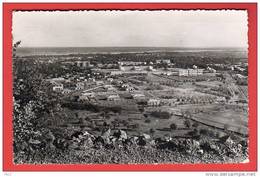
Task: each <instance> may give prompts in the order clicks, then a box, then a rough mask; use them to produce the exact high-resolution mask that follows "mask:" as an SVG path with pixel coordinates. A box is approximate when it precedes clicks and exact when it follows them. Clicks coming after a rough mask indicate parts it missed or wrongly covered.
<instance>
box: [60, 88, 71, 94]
mask: <svg viewBox="0 0 260 177" xmlns="http://www.w3.org/2000/svg"><path fill="white" fill-rule="evenodd" d="M71 92H72V90H71V89H66V88H65V89H63V91H62V94H69V93H71Z"/></svg>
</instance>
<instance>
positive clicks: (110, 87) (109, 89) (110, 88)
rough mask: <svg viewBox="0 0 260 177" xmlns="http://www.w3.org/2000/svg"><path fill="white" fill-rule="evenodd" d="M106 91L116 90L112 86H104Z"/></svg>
mask: <svg viewBox="0 0 260 177" xmlns="http://www.w3.org/2000/svg"><path fill="white" fill-rule="evenodd" d="M104 89H106V91H113V90H115V88H114V87H113V86H112V85H104Z"/></svg>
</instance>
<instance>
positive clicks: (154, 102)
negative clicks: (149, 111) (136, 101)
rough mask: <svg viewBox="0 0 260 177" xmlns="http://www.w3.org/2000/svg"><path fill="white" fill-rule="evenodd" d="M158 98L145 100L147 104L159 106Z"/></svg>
mask: <svg viewBox="0 0 260 177" xmlns="http://www.w3.org/2000/svg"><path fill="white" fill-rule="evenodd" d="M160 102H161V101H160V100H158V99H149V100H148V101H147V105H148V106H159V105H160Z"/></svg>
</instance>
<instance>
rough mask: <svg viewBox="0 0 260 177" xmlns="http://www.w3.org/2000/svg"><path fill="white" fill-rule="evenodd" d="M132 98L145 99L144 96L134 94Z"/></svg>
mask: <svg viewBox="0 0 260 177" xmlns="http://www.w3.org/2000/svg"><path fill="white" fill-rule="evenodd" d="M132 97H133V99H134V100H140V99H145V95H144V94H133V95H132Z"/></svg>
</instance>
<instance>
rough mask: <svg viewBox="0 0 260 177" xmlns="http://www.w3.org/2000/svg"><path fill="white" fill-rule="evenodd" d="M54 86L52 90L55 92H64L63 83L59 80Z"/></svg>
mask: <svg viewBox="0 0 260 177" xmlns="http://www.w3.org/2000/svg"><path fill="white" fill-rule="evenodd" d="M52 84H53V87H52V90H53V91H55V92H62V91H63V89H64V88H63V84H62V83H58V82H53V83H52Z"/></svg>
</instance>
